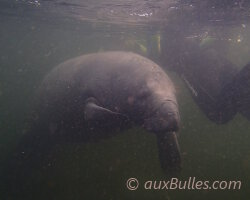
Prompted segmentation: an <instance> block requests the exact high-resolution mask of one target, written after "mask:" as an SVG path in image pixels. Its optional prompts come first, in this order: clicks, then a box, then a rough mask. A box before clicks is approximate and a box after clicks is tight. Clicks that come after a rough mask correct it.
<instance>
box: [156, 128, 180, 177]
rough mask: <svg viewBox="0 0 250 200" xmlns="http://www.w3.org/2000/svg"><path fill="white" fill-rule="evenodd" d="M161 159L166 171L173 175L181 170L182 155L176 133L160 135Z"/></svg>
mask: <svg viewBox="0 0 250 200" xmlns="http://www.w3.org/2000/svg"><path fill="white" fill-rule="evenodd" d="M157 144H158V150H159V159H160V163H161V166H162V168H163V170H164V171H166V172H167V173H168V174H170V175H171V174H173V173H176V172H179V171H180V170H181V153H180V148H179V143H178V140H177V136H176V133H175V132H170V133H158V134H157Z"/></svg>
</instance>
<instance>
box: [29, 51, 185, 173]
mask: <svg viewBox="0 0 250 200" xmlns="http://www.w3.org/2000/svg"><path fill="white" fill-rule="evenodd" d="M37 97H38V98H37V106H36V111H35V115H34V116H35V117H34V118H35V119H36V120H35V123H34V125H33V127H35V129H36V130H37V131H32V132H34V133H32V134H33V137H37V138H39V139H38V140H42V138H52V139H50V140H49V141H53V140H57V141H59V140H65V139H66V140H72V139H76V140H77V141H87V142H88V141H91V140H98V139H100V138H107V137H109V136H112V135H113V134H114V133H115V132H116V133H117V132H119V131H117V129H126V128H129V127H132V126H142V127H144V128H145V129H146V130H148V131H151V132H153V133H155V135H156V137H157V142H158V147H159V158H160V163H161V166H162V168H163V169H164V170H166V171H167V172H168V171H171V170H173V171H176V170H178V169H180V164H181V158H180V151H179V146H178V141H177V138H176V131H177V130H178V127H179V121H180V118H179V111H178V105H177V101H176V97H175V89H174V85H173V83H172V82H171V80H170V79H169V77H168V76H167V75H166V73H165V72H164V71H163V70H162V69H161V68H160V67H159V66H158V65H157V64H155V63H154V62H152V61H150V60H149V59H147V58H144V57H142V56H139V55H136V54H134V53H128V52H105V53H94V54H88V55H83V56H79V57H77V58H73V59H70V60H68V61H66V62H64V63H62V64H60V65H58V66H57V67H55V68H54V69H53V70H52V71H51V72H50V73H49V74H48V75H47V76H46V77H45V78H44V80H43V82H42V84H41V86H40V88H39V90H38V92H37ZM37 135H40V136H37ZM44 135H46V137H44ZM27 137H29V138H32V137H30V136H27ZM26 140H27V139H26ZM44 143H46V145H47V146H46V150H48V149H50V147H49V145H50V146H53V145H52V144H50V143H49V142H44ZM138 145H139V144H138ZM37 146H38V145H37ZM40 146H42V145H40ZM39 151H40V150H39ZM33 154H34V153H33Z"/></svg>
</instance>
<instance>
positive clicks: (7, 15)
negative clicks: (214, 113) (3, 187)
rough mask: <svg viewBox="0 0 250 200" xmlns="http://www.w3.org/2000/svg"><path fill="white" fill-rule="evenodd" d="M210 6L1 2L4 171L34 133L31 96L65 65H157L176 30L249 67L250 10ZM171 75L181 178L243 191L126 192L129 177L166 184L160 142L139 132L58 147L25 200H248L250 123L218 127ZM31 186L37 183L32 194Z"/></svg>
mask: <svg viewBox="0 0 250 200" xmlns="http://www.w3.org/2000/svg"><path fill="white" fill-rule="evenodd" d="M209 2H210V3H211V5H210V4H209V3H208V4H199V1H192V2H191V1H180V2H174V1H121V0H120V1H114V0H113V1H111V0H110V1H87V0H86V1H79V0H74V1H66V0H65V1H59V0H54V1H53V0H50V1H49V0H46V1H45V0H44V1H34V0H30V1H28V0H27V1H26V0H22V1H5V0H2V1H1V2H0V25H1V28H0V47H1V48H0V163H1V166H3V165H4V161H5V159H6V158H7V157H8V156H9V154H10V152H11V150H12V149H14V147H15V146H16V145H17V143H18V141H19V139H20V138H21V137H22V135H23V134H25V132H26V131H27V129H28V125H27V122H26V121H27V120H26V119H27V116H28V114H29V112H30V105H31V104H32V96H33V93H34V91H35V90H36V88H37V87H38V86H39V83H40V81H41V80H42V78H43V76H44V75H45V74H46V73H48V71H49V70H50V69H52V68H53V67H54V66H55V65H57V64H58V63H60V62H62V61H64V60H67V59H69V58H72V57H75V56H78V55H81V54H85V53H90V52H98V51H106V50H129V51H134V52H137V53H139V54H142V55H144V56H148V57H150V58H152V59H153V60H154V61H156V62H160V61H159V58H160V52H159V51H158V47H159V43H158V42H157V41H158V40H159V38H161V37H164V32H165V31H166V29H168V28H166V27H168V26H169V27H171V28H172V30H178V31H181V32H182V33H185V34H184V35H186V37H189V38H197V37H198V38H199V39H200V40H201V41H203V43H202V44H204V45H208V46H209V45H214V48H217V49H218V50H219V51H221V52H224V54H225V56H226V57H227V58H228V59H229V60H230V61H231V62H233V63H234V64H235V65H237V66H238V67H239V68H242V67H243V66H244V65H245V64H246V63H247V62H249V60H250V57H249V53H250V49H249V46H250V28H249V25H250V23H249V22H250V19H249V14H248V13H249V12H250V11H249V9H248V3H247V2H244V1H228V2H226V1H223V2H224V4H223V3H221V4H220V3H218V6H217V7H215V8H212V7H213V6H214V5H213V1H209ZM197 5H199V6H197ZM244 6H245V7H244ZM242 7H243V8H242ZM182 9H183V10H182ZM180 10H181V12H180ZM215 10H216V11H215ZM173 27H174V28H173ZM188 27H189V28H188ZM190 27H192V28H190ZM168 33H169V32H168ZM173 34H174V33H173ZM172 37H173V36H172ZM168 73H169V75H170V76H171V78H172V80H173V81H174V83H175V85H176V90H177V98H178V102H179V106H180V113H181V120H182V123H181V130H180V137H179V140H180V146H181V151H182V153H183V170H182V172H181V173H180V175H179V179H180V180H187V179H188V177H196V178H197V179H200V180H209V181H213V180H241V181H242V188H241V189H240V190H224V191H222V190H200V191H197V190H195V191H188V190H183V191H181V190H172V191H166V190H163V191H162V190H155V191H146V190H144V189H143V188H139V189H138V190H137V191H129V190H128V189H127V188H126V185H125V183H126V180H127V179H128V178H130V177H136V178H138V180H139V181H140V182H141V183H143V181H146V180H166V179H167V178H166V176H165V174H164V173H163V171H162V169H161V167H160V163H159V160H158V153H157V146H156V139H155V137H154V135H153V134H150V133H147V132H145V131H143V130H141V129H140V128H137V127H135V128H133V129H132V130H129V131H126V132H123V133H121V134H119V135H118V136H116V137H113V138H111V139H108V140H103V141H100V142H98V143H91V144H87V145H80V144H77V145H76V144H68V145H63V146H62V145H58V146H56V147H55V148H54V151H53V152H52V155H53V158H54V160H55V166H53V167H52V169H51V170H50V171H49V172H48V173H45V174H44V173H43V172H42V171H34V172H31V173H32V176H31V177H28V178H27V179H28V181H27V180H24V181H23V182H22V183H20V185H23V184H27V190H26V191H25V195H26V196H27V198H26V199H29V198H30V199H61V200H63V199H65V200H66V199H177V200H179V199H180V200H181V199H185V200H186V199H192V200H195V199H246V200H247V199H249V197H250V190H249V188H250V122H249V121H248V120H247V119H245V118H244V117H243V116H241V115H239V114H238V115H237V116H236V117H235V118H234V119H233V120H232V121H230V122H229V123H227V124H225V125H216V124H214V123H213V122H211V121H209V120H208V119H207V118H206V117H205V115H204V114H203V113H202V112H201V111H200V109H199V108H198V107H197V105H196V104H195V103H194V101H193V100H192V98H191V95H190V93H189V91H188V89H187V87H186V86H185V84H184V82H183V81H182V80H181V79H180V77H179V76H178V75H177V74H176V73H175V72H173V71H171V70H169V71H168ZM32 180H35V181H34V182H35V183H37V185H35V186H34V187H33V188H32V190H31V189H30V185H29V184H30V183H31V182H32ZM0 181H1V179H0ZM37 195H39V196H37ZM17 199H19V198H17Z"/></svg>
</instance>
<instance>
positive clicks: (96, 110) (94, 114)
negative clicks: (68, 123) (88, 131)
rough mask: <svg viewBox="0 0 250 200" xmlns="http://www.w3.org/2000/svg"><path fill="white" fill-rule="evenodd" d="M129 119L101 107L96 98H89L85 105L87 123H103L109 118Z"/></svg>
mask: <svg viewBox="0 0 250 200" xmlns="http://www.w3.org/2000/svg"><path fill="white" fill-rule="evenodd" d="M117 117H118V118H124V119H126V118H128V117H127V116H126V115H123V114H121V113H118V112H114V111H111V110H109V109H107V108H104V107H102V106H100V105H99V103H98V101H97V100H96V99H95V98H92V97H91V98H88V99H87V100H86V103H85V108H84V119H85V120H86V121H102V120H107V119H109V118H111V119H112V118H117Z"/></svg>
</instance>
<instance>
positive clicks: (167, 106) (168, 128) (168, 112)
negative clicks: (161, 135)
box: [144, 101, 180, 132]
mask: <svg viewBox="0 0 250 200" xmlns="http://www.w3.org/2000/svg"><path fill="white" fill-rule="evenodd" d="M179 126H180V116H179V111H178V106H177V104H176V103H174V102H172V101H164V102H163V103H162V104H161V106H160V107H159V108H158V109H157V111H156V112H155V113H154V114H153V116H151V117H149V118H147V119H145V120H144V127H145V128H146V129H147V130H148V131H152V132H173V131H174V132H177V131H178V130H179Z"/></svg>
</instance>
